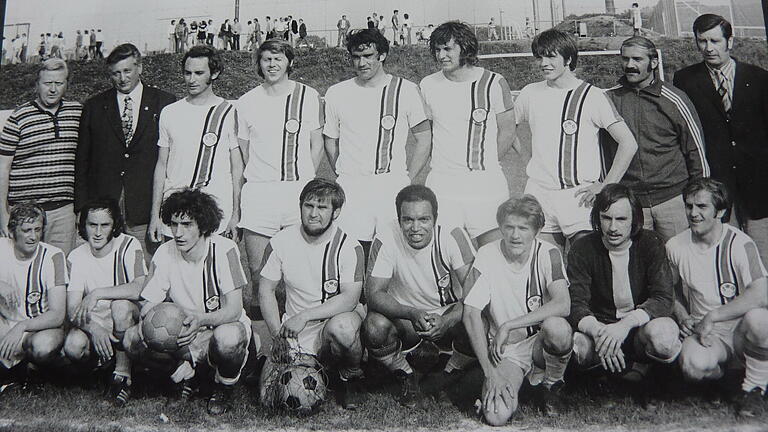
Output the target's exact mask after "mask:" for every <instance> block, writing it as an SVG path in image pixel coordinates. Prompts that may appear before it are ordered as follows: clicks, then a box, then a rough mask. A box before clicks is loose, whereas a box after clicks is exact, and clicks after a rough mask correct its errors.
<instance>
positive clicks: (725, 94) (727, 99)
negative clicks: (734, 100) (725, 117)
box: [717, 69, 731, 113]
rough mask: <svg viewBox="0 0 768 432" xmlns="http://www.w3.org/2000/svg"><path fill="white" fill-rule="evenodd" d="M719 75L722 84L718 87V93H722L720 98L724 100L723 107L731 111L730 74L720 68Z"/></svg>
mask: <svg viewBox="0 0 768 432" xmlns="http://www.w3.org/2000/svg"><path fill="white" fill-rule="evenodd" d="M717 75H718V77H720V86H719V87H718V89H717V93H718V94H719V95H720V98H721V99H722V100H723V108H725V112H726V113H730V112H731V92H729V91H728V89H729V87H730V81H729V80H728V76H727V75H726V74H725V72H723V71H721V70H719V69H718V71H717Z"/></svg>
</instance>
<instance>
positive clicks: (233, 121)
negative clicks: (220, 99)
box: [226, 104, 241, 150]
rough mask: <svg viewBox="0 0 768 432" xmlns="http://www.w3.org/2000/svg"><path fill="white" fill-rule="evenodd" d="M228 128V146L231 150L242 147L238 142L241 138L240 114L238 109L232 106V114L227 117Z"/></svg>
mask: <svg viewBox="0 0 768 432" xmlns="http://www.w3.org/2000/svg"><path fill="white" fill-rule="evenodd" d="M227 117H229V118H227V120H226V128H227V141H228V142H227V144H228V148H229V150H234V149H236V148H239V147H240V143H239V142H238V141H237V139H238V138H240V125H241V123H240V113H239V112H238V111H237V107H236V106H235V105H234V104H233V105H232V112H231V113H230V114H229V116H227Z"/></svg>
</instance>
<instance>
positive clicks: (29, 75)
mask: <svg viewBox="0 0 768 432" xmlns="http://www.w3.org/2000/svg"><path fill="white" fill-rule="evenodd" d="M620 43H621V39H618V38H595V39H585V40H581V41H580V49H582V50H604V49H616V48H617V47H618V46H619V45H620ZM657 44H658V46H659V47H660V48H661V50H662V53H663V56H664V68H665V72H666V73H667V77H668V79H671V76H672V73H673V72H674V71H675V70H678V69H680V68H681V67H682V66H685V65H688V64H691V63H695V62H698V61H699V59H700V57H699V55H698V53H697V52H696V51H695V49H694V46H693V43H692V41H691V40H690V39H659V40H658V41H657ZM766 47H767V46H766V43H765V41H759V40H743V41H737V43H736V46H735V48H734V55H735V56H736V57H737V58H739V59H741V60H743V61H747V62H749V63H753V64H757V65H760V66H762V67H764V68H768V49H766ZM526 51H530V44H529V42H527V41H516V42H498V43H497V42H494V43H483V44H482V46H481V52H482V53H484V54H485V53H503V52H526ZM224 56H225V61H226V63H225V64H226V69H225V71H224V74H223V75H222V77H221V78H220V79H219V82H218V83H217V84H216V89H217V92H218V93H219V94H220V95H222V96H224V97H227V98H237V97H239V96H240V95H242V94H243V93H245V92H246V91H248V90H250V89H251V88H253V87H254V86H255V85H256V84H257V83H258V82H259V78H258V76H257V75H256V73H255V72H254V70H253V68H252V67H251V59H250V54H249V53H247V52H226V53H224ZM180 60H181V56H180V55H178V54H160V55H156V56H152V57H147V58H145V59H144V81H145V82H147V83H149V84H151V85H155V86H158V87H160V88H163V89H165V90H168V91H171V92H172V93H175V94H176V95H177V96H182V95H183V94H184V87H183V79H182V77H181V73H180V65H179V62H180ZM532 62H533V60H532V59H530V58H516V59H496V60H483V61H482V62H481V65H482V66H484V67H487V68H490V69H492V70H494V71H496V72H500V73H502V74H503V75H504V76H505V77H506V78H507V81H509V84H510V86H511V87H512V89H520V88H522V87H523V86H524V85H525V84H527V83H530V82H533V81H537V80H539V79H540V76H539V72H538V70H537V68H535V67H533V63H532ZM70 68H71V76H72V79H71V82H70V87H69V93H68V95H67V98H69V99H72V100H78V101H84V100H85V99H87V98H88V97H89V96H91V95H93V94H96V93H98V92H100V91H102V90H105V89H107V88H109V86H110V84H109V82H108V80H107V75H106V68H105V66H104V63H103V62H84V61H81V62H70ZM386 68H387V70H388V71H389V72H392V73H395V74H398V75H401V76H403V77H405V78H407V79H410V80H412V81H415V82H418V81H419V80H420V79H421V78H423V77H424V76H426V75H428V74H430V73H432V72H434V71H435V70H437V67H436V65H435V64H434V62H433V60H432V58H431V56H430V54H429V51H428V49H427V48H426V47H425V46H423V45H421V46H410V47H394V48H393V50H392V52H391V53H390V56H389V59H388V60H387V63H386ZM35 70H36V66H35V65H7V66H4V67H3V68H2V70H0V82H2V83H3V85H2V86H0V109H9V108H13V107H14V106H16V105H18V104H19V103H21V102H23V101H25V100H27V99H29V98H31V97H32V88H33V85H34V80H35ZM577 74H578V75H579V76H580V77H582V78H584V79H586V80H587V81H590V82H592V83H594V84H596V85H598V86H601V87H609V86H611V85H613V83H614V82H615V80H616V77H617V76H618V75H619V62H618V59H617V58H613V57H603V56H600V57H582V58H580V59H579V67H578V69H577ZM352 76H354V71H353V69H352V68H351V66H350V63H349V60H348V56H347V53H346V51H343V50H340V49H336V48H322V49H316V50H309V51H307V50H304V51H302V52H301V53H300V55H299V56H298V58H297V59H296V61H295V64H294V72H293V75H292V77H293V78H294V79H296V80H298V81H301V82H304V83H306V84H308V85H310V86H312V87H315V88H317V89H318V90H319V91H320V92H321V93H324V92H325V90H327V89H328V87H329V86H331V85H332V84H334V83H336V82H339V81H341V80H344V79H347V78H350V77H352Z"/></svg>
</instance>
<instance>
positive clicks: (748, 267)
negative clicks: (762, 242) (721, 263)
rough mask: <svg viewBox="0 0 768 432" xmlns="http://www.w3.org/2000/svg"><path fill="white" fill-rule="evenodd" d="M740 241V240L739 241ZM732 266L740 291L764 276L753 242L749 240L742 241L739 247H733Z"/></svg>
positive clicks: (764, 272) (763, 269) (761, 263)
mask: <svg viewBox="0 0 768 432" xmlns="http://www.w3.org/2000/svg"><path fill="white" fill-rule="evenodd" d="M740 240H742V239H740ZM734 252H735V253H734V255H736V256H735V257H734V260H733V261H734V264H735V267H736V273H737V274H736V277H737V280H738V281H739V284H740V286H741V287H742V289H746V287H748V286H749V284H751V283H752V282H754V281H755V280H757V279H760V278H763V277H765V276H766V271H765V267H764V266H763V262H762V261H761V260H760V254H759V253H758V251H757V246H756V245H755V242H754V241H752V240H751V239H743V240H742V241H741V242H739V247H736V245H734Z"/></svg>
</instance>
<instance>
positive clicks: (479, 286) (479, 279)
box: [464, 263, 491, 310]
mask: <svg viewBox="0 0 768 432" xmlns="http://www.w3.org/2000/svg"><path fill="white" fill-rule="evenodd" d="M476 264H478V263H475V265H473V266H472V268H471V269H470V270H469V274H468V275H467V280H466V282H465V283H464V290H466V291H468V293H467V295H466V296H465V297H464V304H465V305H467V306H472V307H473V308H475V309H478V310H483V309H485V307H486V306H488V304H489V303H490V302H491V280H490V278H489V277H487V275H485V274H484V273H483V272H482V271H481V270H480V269H478V268H477V265H476Z"/></svg>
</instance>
